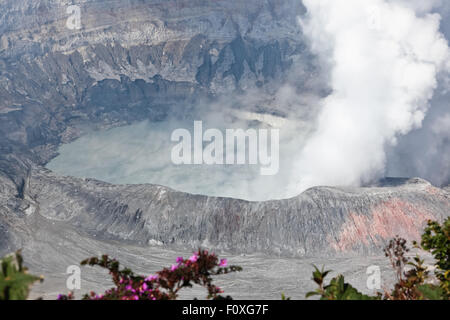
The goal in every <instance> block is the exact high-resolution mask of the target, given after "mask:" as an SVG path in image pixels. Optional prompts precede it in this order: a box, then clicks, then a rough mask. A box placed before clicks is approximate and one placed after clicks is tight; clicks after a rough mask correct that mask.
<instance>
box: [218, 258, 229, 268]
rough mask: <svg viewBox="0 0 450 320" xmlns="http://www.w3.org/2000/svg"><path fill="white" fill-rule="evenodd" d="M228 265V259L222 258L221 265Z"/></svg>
mask: <svg viewBox="0 0 450 320" xmlns="http://www.w3.org/2000/svg"><path fill="white" fill-rule="evenodd" d="M227 265H228V263H227V259H221V260H220V263H219V267H226V266H227Z"/></svg>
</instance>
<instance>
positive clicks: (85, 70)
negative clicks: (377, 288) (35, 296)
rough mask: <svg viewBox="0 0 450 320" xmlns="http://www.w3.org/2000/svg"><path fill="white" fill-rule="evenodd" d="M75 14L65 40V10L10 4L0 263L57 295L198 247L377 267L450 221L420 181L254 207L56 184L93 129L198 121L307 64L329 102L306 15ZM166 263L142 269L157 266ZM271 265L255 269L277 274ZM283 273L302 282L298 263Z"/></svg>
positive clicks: (182, 6)
mask: <svg viewBox="0 0 450 320" xmlns="http://www.w3.org/2000/svg"><path fill="white" fill-rule="evenodd" d="M72 2H73V4H78V5H79V6H80V8H81V12H82V16H81V19H82V20H81V21H82V28H81V29H80V30H70V29H68V28H67V27H66V20H67V18H68V15H67V13H66V9H67V6H68V2H67V1H62V0H39V1H36V0H19V1H18V0H3V1H1V2H0V97H1V99H0V255H3V254H5V253H8V252H11V251H14V250H16V249H19V248H24V252H25V255H26V257H27V259H29V263H30V265H31V266H32V270H36V272H40V270H44V271H43V272H45V273H46V274H49V275H50V283H52V282H51V281H52V279H59V280H61V278H62V277H61V274H64V272H65V270H63V269H61V268H65V267H66V266H67V265H69V264H74V263H77V262H79V260H81V259H82V258H85V257H86V255H88V254H89V255H92V254H101V253H103V252H105V251H108V252H106V253H109V252H110V251H111V250H113V249H114V248H117V249H121V250H117V251H119V252H115V253H116V254H117V255H118V256H120V257H123V258H124V259H128V261H130V263H131V264H135V265H138V266H139V267H140V266H141V265H140V263H141V262H142V259H140V258H139V255H145V252H146V250H147V249H148V250H153V251H152V252H153V254H154V255H155V256H157V257H159V256H162V255H163V254H165V253H167V254H168V255H169V254H172V253H175V252H177V251H176V250H175V249H177V248H178V249H179V250H182V251H184V250H186V249H187V248H189V249H192V248H196V247H198V246H204V247H209V248H214V249H216V250H225V251H227V252H228V253H232V254H245V253H254V252H260V253H264V254H270V255H276V256H279V255H284V256H288V257H300V256H301V257H305V256H314V257H317V256H320V255H323V256H327V257H328V259H329V257H330V256H333V255H335V256H337V255H347V254H354V253H358V254H361V253H363V254H368V253H375V252H380V248H381V247H382V246H383V245H384V243H385V242H386V240H388V239H389V238H391V237H393V236H395V235H397V234H398V235H401V236H403V237H405V238H407V239H417V238H418V237H419V235H420V232H421V230H422V228H423V226H424V224H425V222H426V220H427V219H437V220H442V219H444V218H446V217H448V216H449V212H450V202H449V201H450V198H449V196H450V195H449V189H448V188H446V189H439V188H436V187H434V186H432V185H431V184H429V183H427V182H426V181H423V180H420V179H411V180H387V181H383V182H381V183H380V184H379V185H374V186H370V187H366V188H329V187H317V188H312V189H310V190H307V191H306V192H304V193H302V194H301V195H299V196H297V197H295V198H292V199H286V200H277V201H266V202H248V201H243V200H236V199H226V198H215V197H207V196H201V195H191V194H186V193H181V192H177V191H174V190H171V189H168V188H165V187H162V186H155V185H111V184H107V183H103V182H100V181H96V180H92V179H77V178H71V177H63V176H58V175H55V174H54V173H52V172H50V171H49V170H46V169H44V167H43V166H44V165H45V164H46V163H47V162H48V161H49V160H50V159H52V158H53V157H54V156H55V155H56V150H57V147H58V146H59V145H61V144H62V143H66V142H70V141H72V140H74V139H76V138H77V137H80V136H81V135H82V134H83V133H85V132H88V131H89V130H92V129H106V128H110V127H115V126H120V125H126V124H130V123H133V122H136V121H141V120H143V119H148V120H150V121H159V120H162V119H165V118H167V117H168V116H169V115H170V116H173V117H189V116H192V114H191V112H192V109H193V106H195V105H197V104H199V103H200V101H203V102H204V101H211V100H214V99H215V98H216V97H218V96H220V95H225V96H236V95H238V94H240V93H242V92H245V91H246V90H251V89H254V88H259V89H261V90H265V91H266V92H268V93H270V92H274V91H276V88H277V87H279V86H280V85H281V84H282V83H283V81H284V80H285V79H286V78H287V77H288V76H289V70H290V68H291V67H292V65H294V64H295V66H296V70H297V71H298V70H300V71H301V72H298V74H296V79H297V82H298V87H299V92H300V93H302V92H305V93H311V92H314V93H315V94H317V95H320V94H323V93H324V92H326V90H327V88H326V87H324V86H317V85H314V84H312V83H315V84H317V81H320V80H316V79H315V78H316V76H317V73H318V70H320V66H318V65H317V63H316V61H315V57H314V56H313V55H312V54H311V53H310V50H309V49H308V47H307V43H306V42H305V40H304V38H303V35H302V32H301V28H300V27H299V26H298V24H297V17H298V16H301V15H303V14H304V7H303V5H302V4H301V2H300V1H296V0H263V1H261V0H247V1H242V0H217V1H209V0H195V1H193V0H176V1H163V0H149V1H140V0H128V1H107V0H84V1H71V4H72ZM314 81H315V82H314ZM261 109H264V108H262V107H261ZM260 111H261V110H260ZM261 112H263V113H271V114H275V113H277V114H281V115H282V111H280V110H277V109H276V108H272V109H270V108H269V109H265V110H262V111H261ZM130 248H131V249H130ZM149 248H151V249H149ZM174 248H175V249H174ZM128 250H130V251H128ZM112 253H114V252H112ZM155 256H151V257H147V258H148V259H147V260H145V261H146V262H148V263H150V262H151V266H152V267H156V264H155V262H152V261H150V260H151V259H152V258H155ZM155 259H156V260H157V261H161V263H166V262H167V259H166V258H164V259H161V260H158V259H157V258H155ZM242 259H243V260H239V261H244V262H248V261H247V260H245V259H244V258H242ZM249 259H250V258H249ZM261 260H263V258H261V257H258V258H255V260H252V261H253V262H254V263H256V265H257V266H264V268H265V267H267V268H269V267H270V266H272V265H267V264H264V263H265V262H264V263H263V262H261ZM149 261H150V262H149ZM255 261H256V262H255ZM278 261H279V262H278V263H279V264H283V263H284V262H286V264H285V265H286V266H289V268H290V269H289V272H291V273H286V274H290V275H292V272H293V271H292V270H295V268H294V267H293V265H295V264H296V263H297V262H296V260H295V261H294V260H278ZM280 261H281V262H280ZM283 261H284V262H283ZM304 261H306V260H304ZM327 261H328V260H327ZM346 261H347V260H346ZM352 261H353V262H354V261H356V260H352ZM272 262H273V261H272ZM309 262H310V261H309V260H308V263H309ZM248 264H249V265H250V270H252V269H251V268H256V267H255V264H252V263H250V262H248ZM347 264H348V263H345V262H342V261H341V262H339V268H344V269H345V268H347V269H346V270H347V271H348V270H349V268H350V266H348V265H347ZM264 270H265V269H264ZM269 271H270V270H269ZM272 271H273V270H272ZM260 272H261V271H260ZM272 274H273V272H272ZM304 275H305V274H304ZM263 276H264V275H261V273H259V274H258V277H259V279H261V277H263ZM52 277H53V278H52ZM254 277H255V276H254V275H253V274H247V276H245V277H244V278H245V279H244V280H245V281H250V280H254ZM305 277H306V275H305ZM286 279H288V278H286ZM286 279H285V281H286V282H283V284H289V282H288V280H286ZM244 280H243V281H244ZM55 281H56V280H55ZM95 281H96V280H95V279H91V283H95ZM245 281H244V283H245ZM307 281H308V282H309V274H308V279H307ZM270 283H272V284H273V283H277V285H279V284H278V282H277V279H276V277H274V278H273V281H272V282H269V284H270ZM97 284H98V283H97ZM102 285H104V284H102ZM265 285H266V284H265ZM266 286H268V285H266ZM57 287H58V290H61V288H62V287H63V285H62V284H61V283H59V284H58V285H57ZM236 288H237V289H236V292H242V283H241V286H240V287H239V286H237V287H236ZM52 290H53V289H52ZM272 290H274V289H272ZM62 291H64V290H62ZM244 297H249V295H247V296H244ZM267 297H272V298H274V297H275V296H274V292H270V294H268V296H267Z"/></svg>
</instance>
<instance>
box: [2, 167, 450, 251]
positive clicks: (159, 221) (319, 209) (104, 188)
mask: <svg viewBox="0 0 450 320" xmlns="http://www.w3.org/2000/svg"><path fill="white" fill-rule="evenodd" d="M25 188H26V189H25V193H26V194H27V197H26V199H25V200H23V202H26V203H27V204H28V205H27V206H24V207H23V212H21V213H20V217H21V218H22V219H23V220H24V221H26V222H25V225H27V222H28V223H29V222H30V221H33V219H40V221H41V223H42V221H44V222H45V223H48V224H51V223H55V222H56V223H58V225H59V226H60V228H63V229H64V228H70V229H75V230H77V231H78V232H79V233H81V234H84V235H85V236H88V237H92V238H95V239H97V240H119V241H122V242H124V243H133V244H137V245H143V246H147V245H171V246H176V247H181V248H193V249H195V248H196V247H198V246H206V247H210V248H215V249H223V250H226V251H229V252H237V253H253V252H264V253H270V254H277V255H278V254H281V255H287V256H311V255H318V256H320V255H325V254H332V255H334V254H349V253H366V254H367V253H374V252H380V250H381V248H382V247H383V246H384V245H385V243H386V241H388V240H389V239H391V238H393V237H394V236H396V235H400V236H402V237H404V238H406V239H408V240H417V239H419V238H420V232H421V230H422V229H423V227H424V226H425V224H426V221H427V220H428V219H434V220H436V219H437V220H442V219H444V218H445V217H446V216H448V212H449V209H450V195H449V194H448V192H447V191H444V190H442V189H439V188H435V187H433V186H431V185H430V184H429V183H427V182H426V181H419V182H417V180H409V181H404V182H403V183H402V184H400V185H397V186H395V187H392V186H386V187H370V188H326V187H317V188H313V189H310V190H308V191H306V192H304V193H303V194H301V195H299V196H298V197H295V198H292V199H287V200H277V201H266V202H248V201H244V200H237V199H227V198H214V197H207V196H201V195H189V194H185V193H181V192H177V191H174V190H171V189H168V188H165V187H161V186H154V185H126V186H124V185H121V186H119V185H110V184H106V183H103V182H99V181H96V180H90V179H88V180H84V179H76V178H68V177H66V178H63V177H59V176H56V175H54V174H53V173H51V172H50V171H48V170H43V169H39V168H36V169H33V170H31V172H30V175H29V179H28V182H27V184H26V186H25ZM17 214H18V213H15V215H17ZM10 215H12V216H13V217H15V219H18V218H19V217H16V216H14V213H12V212H10V213H8V214H7V215H4V216H3V219H2V221H3V225H4V224H5V221H6V224H7V225H10V226H11V227H12V228H11V230H12V232H13V233H14V231H17V233H14V234H17V235H19V234H20V233H19V231H18V228H16V226H15V223H14V220H12V221H13V222H10V221H11V219H10V218H9V216H10ZM25 228H26V230H28V231H27V234H28V235H29V236H30V237H32V235H33V231H32V230H33V226H32V225H30V226H26V227H25ZM2 249H3V250H5V248H4V245H3V247H2ZM8 249H11V248H8Z"/></svg>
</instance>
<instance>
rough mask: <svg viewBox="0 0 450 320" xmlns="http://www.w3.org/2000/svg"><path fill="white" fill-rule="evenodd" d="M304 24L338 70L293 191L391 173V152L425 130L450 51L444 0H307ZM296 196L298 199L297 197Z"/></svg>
mask: <svg viewBox="0 0 450 320" xmlns="http://www.w3.org/2000/svg"><path fill="white" fill-rule="evenodd" d="M304 5H305V6H306V8H307V10H308V16H307V18H306V20H303V21H301V24H302V26H303V29H304V32H305V34H306V35H307V36H308V37H309V39H310V41H311V46H312V49H313V51H314V52H315V53H317V54H318V55H319V56H320V57H322V59H323V61H324V63H326V64H327V65H328V66H329V68H330V72H331V87H332V89H333V93H332V94H331V95H329V96H328V97H326V98H325V99H324V100H323V101H322V111H321V113H320V115H319V117H318V120H317V128H316V130H315V132H314V133H313V134H312V136H311V137H310V138H309V139H308V141H307V142H306V144H305V146H304V147H303V149H302V151H301V152H300V153H299V155H298V157H297V158H298V159H297V160H296V168H295V170H294V172H295V181H294V182H293V184H292V188H291V189H293V190H294V191H293V194H298V193H299V192H301V191H303V190H305V189H306V188H308V187H312V186H316V185H359V184H361V183H365V182H369V181H370V180H371V179H373V178H376V177H380V176H382V175H384V171H385V164H386V163H385V162H386V154H385V148H386V146H389V145H395V144H396V142H397V138H398V137H399V136H401V135H405V134H407V133H408V132H410V131H411V130H413V129H415V128H419V127H420V126H421V125H422V121H423V120H424V118H425V115H426V112H427V110H428V108H429V100H430V99H431V98H432V96H433V92H434V90H435V89H436V87H437V76H438V74H439V72H441V71H442V70H444V69H445V68H448V61H449V48H448V44H447V41H446V40H445V38H444V37H443V35H442V34H441V33H440V32H439V23H440V16H439V15H437V14H429V13H428V12H429V10H431V9H432V8H433V7H434V6H435V5H439V1H434V2H433V1H431V2H427V4H426V5H424V1H404V0H397V1H386V0H365V1H360V0H304ZM293 194H292V195H293Z"/></svg>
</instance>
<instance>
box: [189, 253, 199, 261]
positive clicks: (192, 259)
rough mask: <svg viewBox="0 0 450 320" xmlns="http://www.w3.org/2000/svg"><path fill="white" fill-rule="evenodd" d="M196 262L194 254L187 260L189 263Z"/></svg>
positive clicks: (196, 256) (196, 258)
mask: <svg viewBox="0 0 450 320" xmlns="http://www.w3.org/2000/svg"><path fill="white" fill-rule="evenodd" d="M197 260H198V255H197V254H194V255H193V256H192V257H190V258H189V261H190V262H196V261H197Z"/></svg>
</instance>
